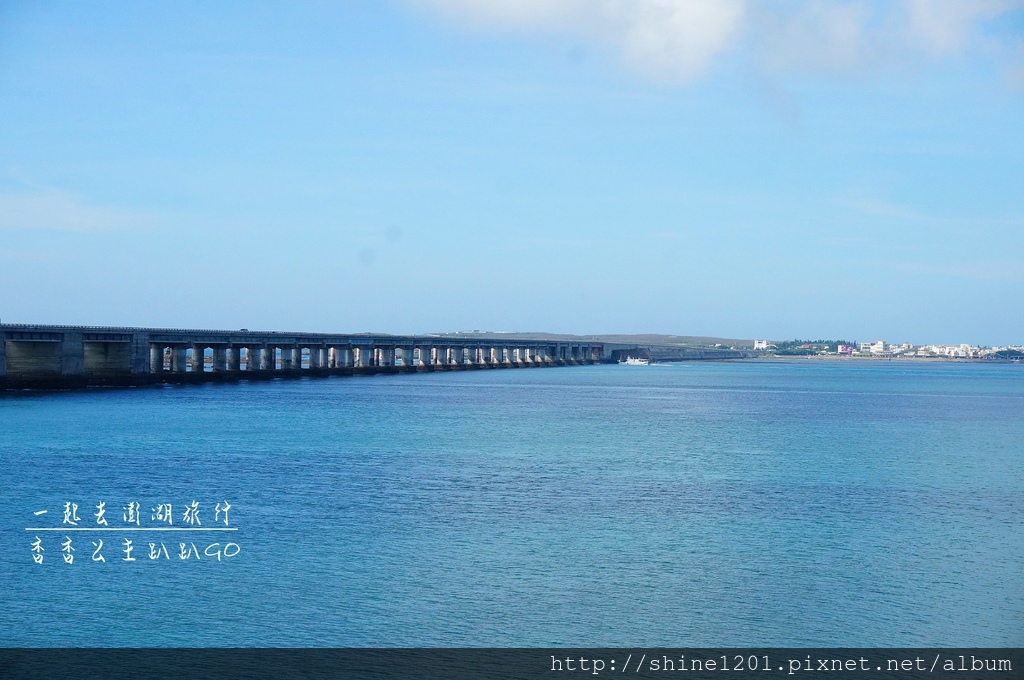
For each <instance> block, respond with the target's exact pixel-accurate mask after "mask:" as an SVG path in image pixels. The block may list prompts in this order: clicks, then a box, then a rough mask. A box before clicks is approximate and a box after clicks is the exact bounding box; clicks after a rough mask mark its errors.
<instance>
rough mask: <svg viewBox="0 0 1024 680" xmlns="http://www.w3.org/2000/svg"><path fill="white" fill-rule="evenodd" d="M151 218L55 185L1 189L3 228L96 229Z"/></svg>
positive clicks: (148, 221)
mask: <svg viewBox="0 0 1024 680" xmlns="http://www.w3.org/2000/svg"><path fill="white" fill-rule="evenodd" d="M152 222H153V220H152V219H151V218H148V217H146V216H143V215H137V214H134V213H131V212H127V211H124V210H120V209H117V208H109V207H100V206H94V205H89V204H87V203H85V202H83V201H82V200H81V199H80V198H78V197H77V196H75V195H73V194H69V193H67V192H64V191H58V190H56V189H45V190H40V191H31V192H6V193H0V229H22V230H32V231H39V230H46V231H64V232H78V233H95V232H103V231H120V230H125V229H138V228H141V227H146V226H149V225H151V224H152Z"/></svg>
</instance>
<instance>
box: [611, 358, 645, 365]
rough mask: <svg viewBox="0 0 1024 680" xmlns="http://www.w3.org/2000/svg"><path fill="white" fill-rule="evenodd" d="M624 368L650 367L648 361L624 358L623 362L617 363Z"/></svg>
mask: <svg viewBox="0 0 1024 680" xmlns="http://www.w3.org/2000/svg"><path fill="white" fill-rule="evenodd" d="M619 363H620V364H622V365H624V366H650V365H651V360H650V359H641V358H640V357H626V360H625V361H619Z"/></svg>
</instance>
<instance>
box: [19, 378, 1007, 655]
mask: <svg viewBox="0 0 1024 680" xmlns="http://www.w3.org/2000/svg"><path fill="white" fill-rule="evenodd" d="M0 475H2V476H0V490H2V494H0V539H2V542H0V583H2V588H0V646H202V647H209V646H602V645H603V646H630V645H647V646H655V645H662V646H756V645H775V646H812V645H822V646H935V645H944V646H954V645H955V646H1018V647H1019V646H1024V370H1022V368H1021V367H1020V366H1013V365H980V364H952V363H942V364H919V363H914V364H905V363H898V362H877V363H876V362H865V363H860V362H856V363H855V362H817V361H807V362H791V363H787V362H778V363H753V362H751V363H685V364H673V365H659V366H651V367H624V366H591V367H571V368H551V369H543V370H541V369H535V370H491V371H472V372H458V373H444V374H421V375H402V376H372V377H355V378H330V379H312V380H300V381H273V382H257V383H239V384H222V385H215V384H210V385H203V386H173V387H172V386H165V387H156V388H139V389H122V390H94V391H85V392H75V393H62V394H35V395H9V396H6V397H3V398H0ZM100 501H105V503H106V508H107V514H106V517H107V518H109V525H108V526H110V527H114V526H120V527H127V526H129V525H126V524H125V522H124V510H123V508H124V507H125V506H127V505H128V504H129V503H130V502H138V503H140V505H141V507H142V515H141V518H140V524H139V525H138V528H139V531H137V532H134V530H133V531H129V532H119V533H114V532H111V533H109V534H107V533H102V532H98V533H97V532H92V533H89V532H83V533H72V532H67V533H65V532H64V531H63V530H62V531H57V532H39V531H35V530H34V529H35V528H36V527H50V528H62V529H63V528H69V525H66V524H64V523H63V509H64V507H65V503H76V504H77V505H78V506H79V510H78V516H79V518H80V521H79V523H78V525H79V526H80V527H86V526H95V517H94V515H95V513H96V505H97V504H98V503H99V502H100ZM192 501H197V502H198V503H199V508H200V518H201V521H202V522H203V527H205V528H210V527H214V526H223V524H215V523H214V512H215V505H216V504H217V503H223V502H225V501H227V502H229V503H230V505H231V510H230V519H229V523H230V526H231V527H234V528H237V531H236V532H221V533H215V532H207V533H198V532H197V533H155V532H145V531H141V529H142V528H144V527H155V526H158V523H157V522H156V521H154V520H153V519H152V508H154V507H156V506H157V504H160V503H171V504H172V506H173V515H172V521H173V522H174V526H176V527H180V526H183V525H182V519H183V512H184V510H185V507H186V504H187V503H191V502H192ZM44 509H45V510H47V512H46V514H42V515H34V514H33V513H34V512H37V511H41V510H44ZM26 528H32V529H33V531H26ZM36 538H39V539H40V545H41V547H43V549H44V552H43V553H42V555H43V562H42V564H37V563H36V562H35V561H34V560H33V552H32V549H31V548H32V544H33V542H34V541H35V539H36ZM66 538H70V539H71V540H72V546H73V547H76V552H75V553H74V555H75V559H74V561H73V563H72V564H67V563H66V562H65V561H64V560H63V559H62V551H61V543H62V542H63V541H64V540H65V539H66ZM100 538H102V539H103V540H104V541H105V543H104V545H105V547H104V548H103V549H102V551H101V553H100V554H103V555H104V557H105V560H106V561H105V562H96V561H93V560H92V555H93V552H94V550H93V546H92V542H94V541H96V540H97V539H100ZM125 538H129V539H132V540H133V542H134V546H135V548H134V553H133V556H135V557H136V558H137V559H136V561H134V562H126V561H124V560H123V559H122V558H124V557H125V553H124V552H123V550H122V547H123V541H124V539H125ZM151 542H155V545H160V544H161V543H163V544H165V545H166V546H167V548H168V553H169V558H164V556H163V554H161V555H160V558H159V559H156V560H152V559H149V556H148V554H147V553H148V551H149V548H148V545H149V543H151ZM181 542H185V543H186V544H188V545H187V547H188V548H191V544H192V543H195V544H196V546H197V548H198V549H199V550H200V552H202V551H204V550H205V548H206V546H207V545H209V544H210V543H213V542H220V543H221V544H222V545H223V544H224V543H226V542H234V543H235V544H236V545H237V546H238V547H239V549H240V551H239V553H238V554H237V555H235V556H234V557H231V558H225V557H223V556H222V558H221V559H220V560H219V561H218V560H217V559H216V549H214V551H213V554H212V555H206V554H201V555H200V559H199V560H196V559H194V557H190V558H188V559H187V560H182V559H180V556H179V543H181ZM36 554H38V553H36Z"/></svg>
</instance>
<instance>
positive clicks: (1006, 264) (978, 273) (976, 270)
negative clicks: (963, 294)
mask: <svg viewBox="0 0 1024 680" xmlns="http://www.w3.org/2000/svg"><path fill="white" fill-rule="evenodd" d="M896 268H897V269H899V270H900V271H904V272H907V273H911V274H932V275H937V276H945V277H954V278H964V279H975V280H978V281H996V282H1000V283H1024V260H968V261H962V262H945V263H935V264H931V263H911V262H901V263H899V264H898V265H896Z"/></svg>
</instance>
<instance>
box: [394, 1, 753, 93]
mask: <svg viewBox="0 0 1024 680" xmlns="http://www.w3.org/2000/svg"><path fill="white" fill-rule="evenodd" d="M414 1H415V2H416V3H417V4H419V5H424V6H427V7H428V8H431V9H435V10H437V11H439V12H441V13H442V14H443V15H445V16H448V17H450V18H452V19H454V20H456V21H460V22H463V23H466V24H468V25H469V26H472V27H485V28H496V29H512V30H538V29H539V30H544V31H557V32H567V33H571V34H575V35H578V36H582V37H584V38H587V39H590V40H595V41H597V42H599V43H601V44H605V45H610V46H611V47H613V48H614V49H616V50H617V51H618V52H619V53H620V54H621V56H622V58H623V59H624V60H625V61H626V62H627V63H628V64H630V65H631V66H632V67H633V68H635V69H636V70H637V71H639V72H640V73H641V74H643V75H644V76H645V77H648V78H651V79H655V80H663V81H683V80H690V79H692V78H694V77H695V76H697V75H699V74H701V73H702V72H703V71H704V70H705V69H706V68H707V67H708V65H709V64H710V62H711V60H712V59H713V58H714V57H715V56H716V55H717V54H719V53H720V52H722V51H723V50H724V49H725V48H726V47H727V45H728V43H729V40H730V38H732V37H733V35H734V34H735V33H736V31H737V30H738V28H739V26H740V24H741V21H742V19H743V14H744V0H511V1H510V0H414Z"/></svg>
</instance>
